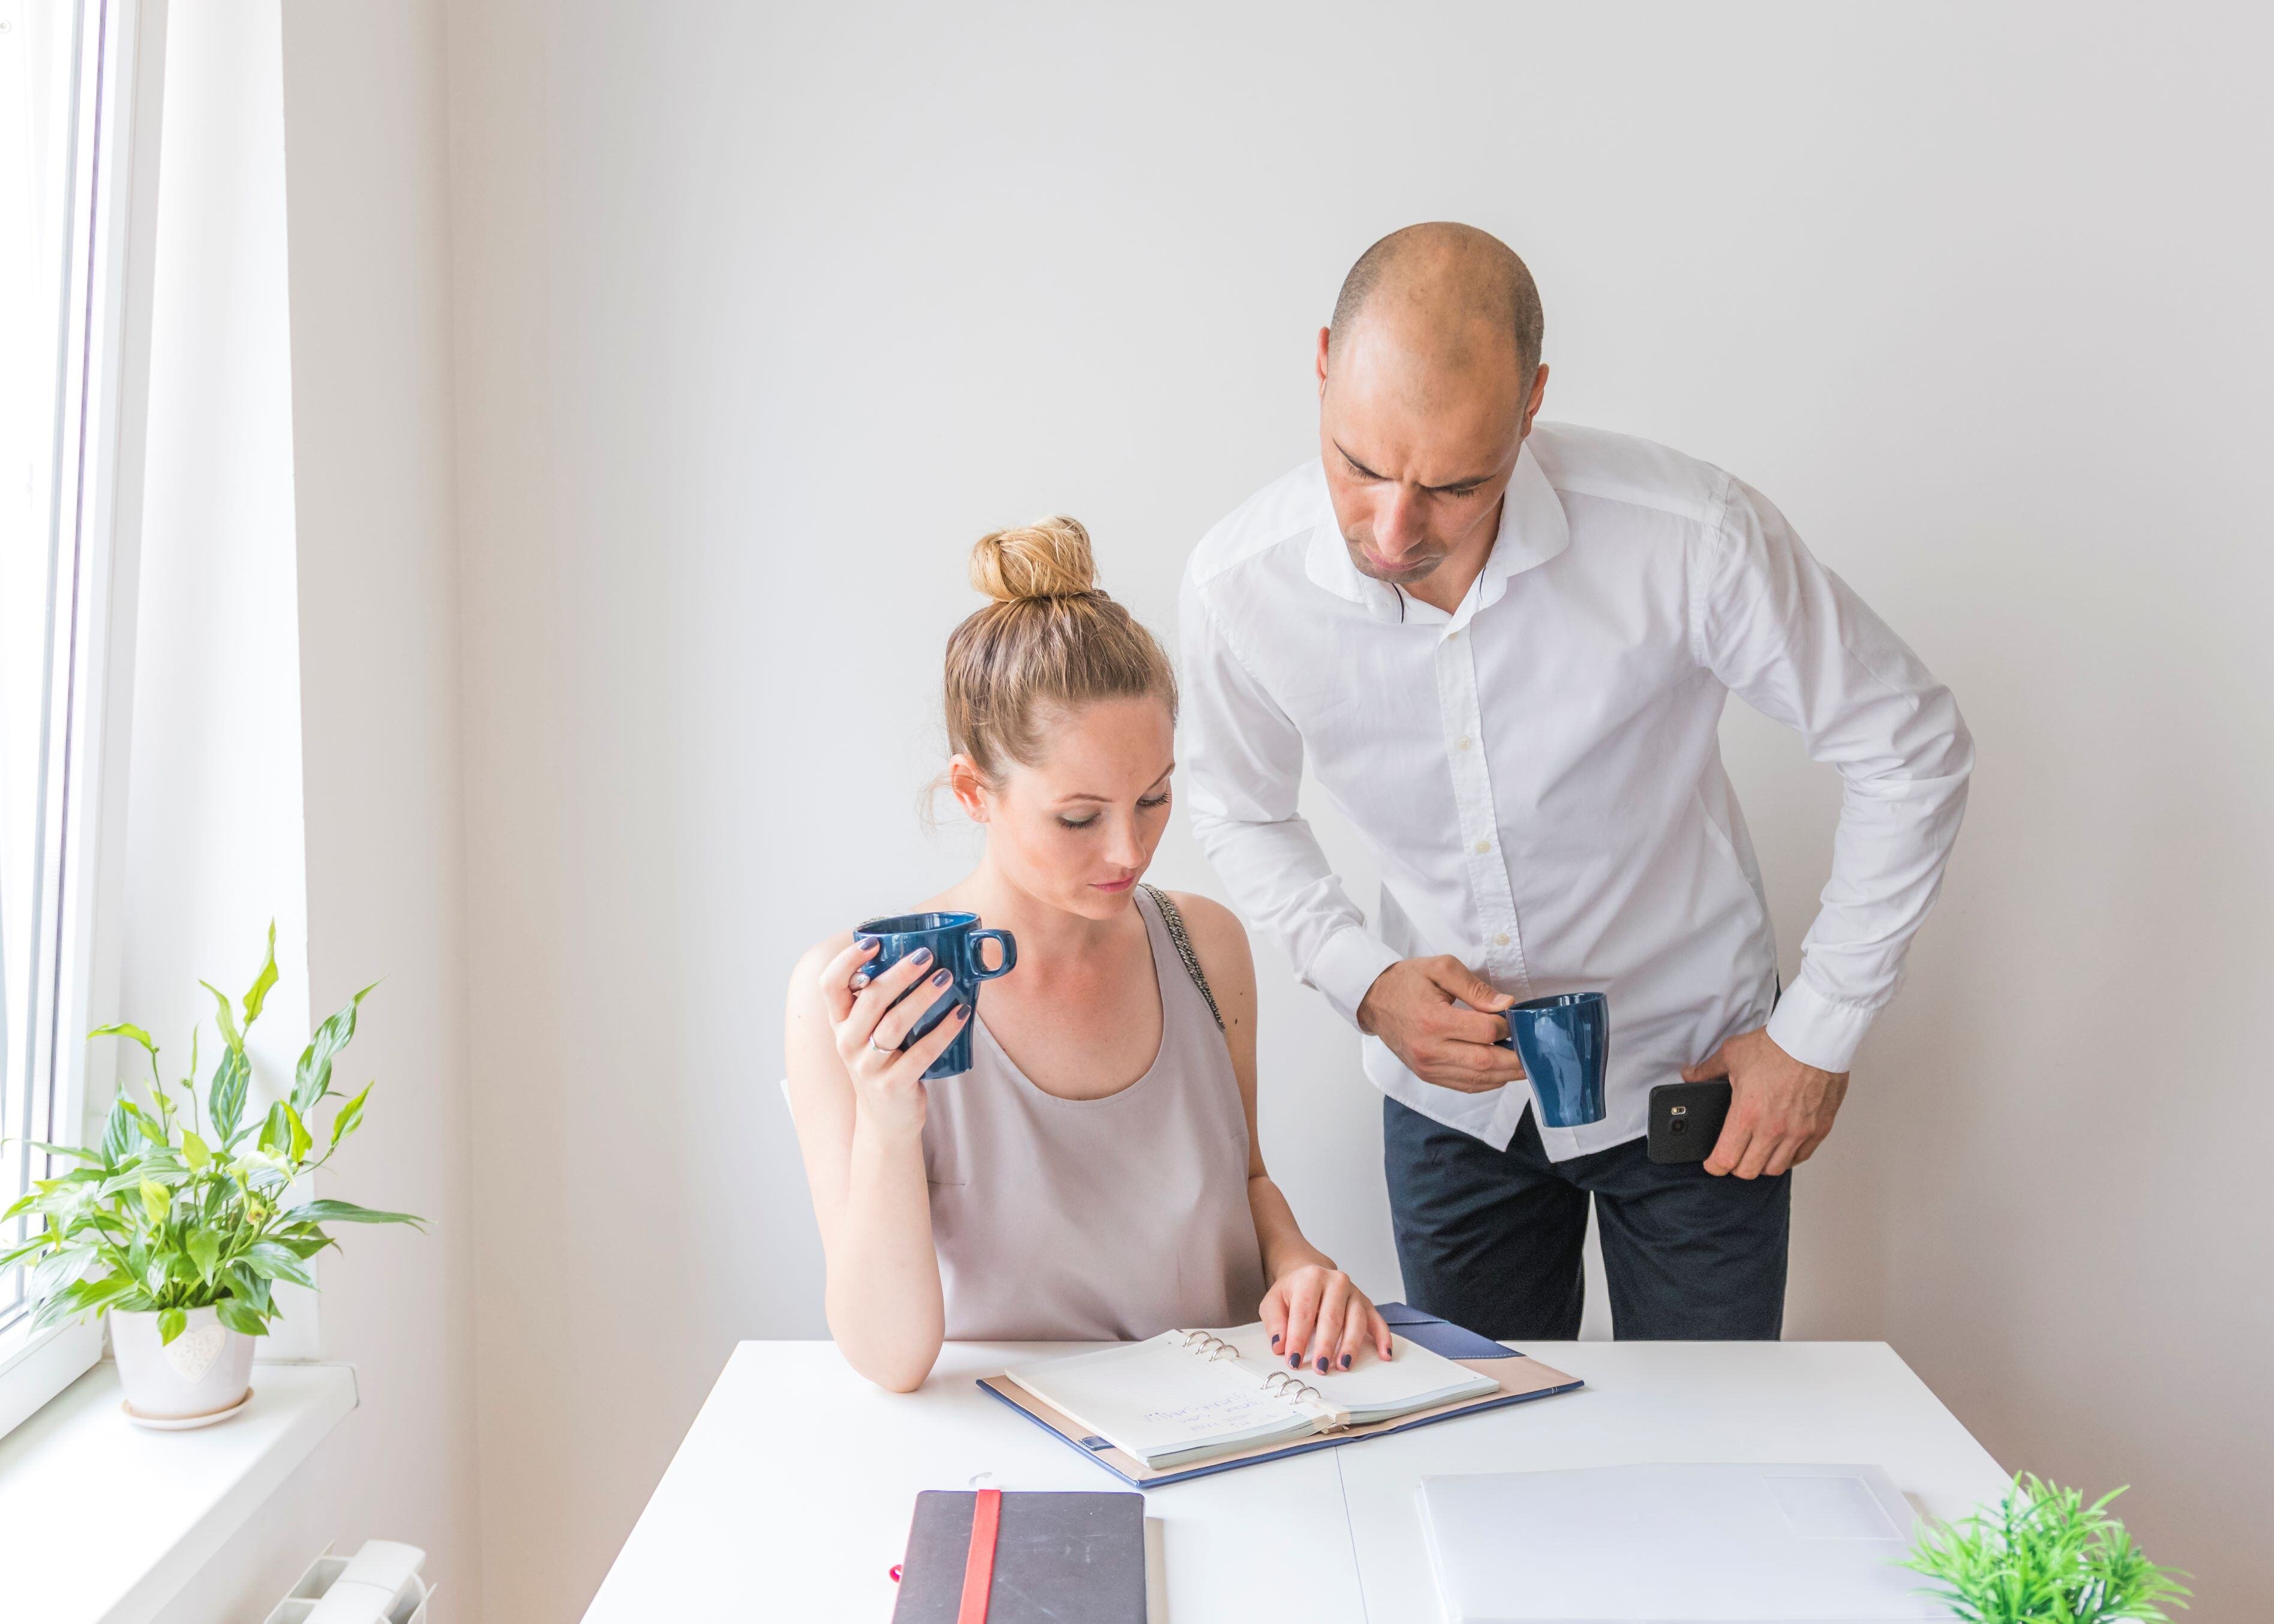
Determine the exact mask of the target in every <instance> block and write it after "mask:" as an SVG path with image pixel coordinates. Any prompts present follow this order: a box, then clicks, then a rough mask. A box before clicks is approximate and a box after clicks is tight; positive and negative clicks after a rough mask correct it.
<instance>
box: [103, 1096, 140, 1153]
mask: <svg viewBox="0 0 2274 1624" xmlns="http://www.w3.org/2000/svg"><path fill="white" fill-rule="evenodd" d="M133 1109H134V1107H133V1102H132V1101H130V1100H127V1099H125V1098H124V1096H122V1097H120V1098H118V1099H117V1100H114V1101H111V1102H110V1118H109V1121H108V1122H106V1123H104V1124H103V1128H102V1160H103V1162H104V1163H105V1165H107V1166H114V1167H115V1166H116V1165H117V1163H118V1162H121V1161H122V1160H124V1157H125V1155H126V1152H127V1147H130V1146H131V1145H132V1144H133V1143H134V1117H133V1116H132V1111H133Z"/></svg>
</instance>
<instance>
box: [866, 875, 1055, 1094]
mask: <svg viewBox="0 0 2274 1624" xmlns="http://www.w3.org/2000/svg"><path fill="white" fill-rule="evenodd" d="M978 924H979V915H977V914H891V915H888V916H887V917H885V918H884V919H872V920H870V921H869V922H868V923H866V924H864V925H862V926H860V927H859V928H857V929H855V931H854V932H853V939H854V941H855V942H874V943H875V944H877V952H876V956H875V957H874V958H872V959H870V960H869V962H868V963H866V964H864V965H862V966H861V969H862V973H863V974H867V975H869V976H870V977H871V978H872V979H873V978H874V977H876V976H878V975H881V974H884V972H885V970H886V969H888V968H890V967H891V966H893V965H895V964H898V963H899V962H900V960H901V959H905V958H907V956H908V955H909V954H910V953H913V952H915V951H916V950H917V949H918V948H929V949H930V951H931V957H932V962H933V963H934V964H936V965H937V966H939V967H940V968H941V969H943V970H945V971H946V972H947V973H948V974H950V975H952V976H953V977H954V978H955V980H954V982H953V985H952V986H950V987H949V988H948V989H947V990H946V991H945V992H943V993H941V994H940V995H939V998H938V1001H937V1003H935V1004H933V1005H932V1006H931V1008H930V1009H928V1010H926V1011H924V1012H923V1015H922V1018H921V1019H918V1020H917V1022H916V1024H915V1026H913V1027H911V1028H910V1029H909V1031H908V1035H907V1037H905V1038H903V1039H901V1040H900V1047H901V1048H902V1049H907V1047H908V1046H909V1045H911V1044H913V1043H914V1042H915V1041H916V1040H917V1039H918V1038H920V1037H922V1036H923V1035H924V1034H926V1033H927V1032H930V1030H931V1029H932V1028H933V1027H934V1026H938V1025H939V1023H940V1022H941V1021H943V1020H945V1019H947V1012H948V1011H950V1010H952V1009H953V1008H954V1007H955V1006H956V1005H957V1004H961V1005H963V1007H964V1008H966V1009H968V1010H969V1011H971V1020H967V1021H965V1022H964V1023H963V1030H962V1031H960V1032H959V1033H957V1034H955V1041H953V1043H950V1044H949V1045H948V1046H947V1047H946V1048H945V1049H943V1050H942V1051H940V1056H939V1058H938V1059H937V1060H935V1061H933V1062H932V1063H931V1064H930V1065H929V1066H927V1067H926V1068H925V1069H924V1081H926V1082H928V1083H931V1082H937V1081H938V1080H939V1079H941V1078H943V1077H960V1076H961V1075H962V1074H963V1073H964V1072H966V1071H969V1070H971V1022H972V1021H974V1020H977V1019H979V983H980V982H982V981H993V980H994V979H995V978H996V977H997V976H998V975H1006V974H1009V973H1010V971H1011V967H1012V966H1013V965H1015V964H1017V963H1018V962H1019V944H1018V943H1016V942H1015V941H1013V940H1012V937H1011V933H1010V932H1009V931H1007V930H981V929H977V927H978ZM990 942H992V943H994V944H997V945H998V946H999V947H1000V948H1001V949H1002V950H1003V962H1002V963H1001V964H998V965H997V966H995V967H994V968H993V969H991V970H990V969H989V968H988V967H987V966H985V965H984V964H983V963H982V962H981V955H982V954H983V952H984V951H986V947H985V944H987V943H990ZM929 991H930V988H929V986H928V985H927V984H926V983H925V982H923V981H918V982H917V983H916V984H915V986H914V987H911V988H910V989H908V990H907V992H905V993H902V994H901V995H900V996H901V997H903V998H910V997H914V996H916V995H918V994H919V993H926V992H929Z"/></svg>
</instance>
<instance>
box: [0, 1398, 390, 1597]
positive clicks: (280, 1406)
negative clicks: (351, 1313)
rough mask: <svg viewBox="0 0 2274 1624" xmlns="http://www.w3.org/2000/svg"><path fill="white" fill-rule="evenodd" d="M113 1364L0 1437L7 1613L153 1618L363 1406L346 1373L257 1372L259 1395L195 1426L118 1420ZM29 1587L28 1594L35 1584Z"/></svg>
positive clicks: (1, 1536) (120, 1417) (1, 1542)
mask: <svg viewBox="0 0 2274 1624" xmlns="http://www.w3.org/2000/svg"><path fill="white" fill-rule="evenodd" d="M119 1402H120V1395H119V1388H118V1369H117V1366H116V1365H112V1364H111V1363H110V1362H109V1360H107V1359H106V1360H104V1361H103V1362H102V1364H100V1365H95V1366H94V1368H93V1369H92V1370H90V1371H88V1372H87V1374H86V1375H84V1376H81V1377H80V1378H79V1380H77V1381H75V1382H73V1383H72V1385H71V1386H70V1387H66V1388H64V1390H63V1391H62V1392H61V1393H59V1394H57V1395H56V1396H55V1398H53V1399H52V1400H50V1401H49V1402H48V1403H47V1405H46V1406H45V1407H44V1408H42V1409H41V1410H40V1411H39V1412H38V1413H37V1414H36V1415H34V1416H33V1417H31V1418H30V1419H29V1420H27V1421H26V1422H25V1423H24V1424H23V1425H21V1426H19V1427H18V1428H17V1429H16V1430H15V1431H14V1432H11V1433H9V1434H8V1436H7V1437H6V1438H4V1439H0V1546H4V1547H5V1548H7V1549H10V1550H12V1551H16V1552H20V1553H25V1554H26V1557H28V1558H29V1559H30V1560H25V1561H23V1562H20V1563H18V1562H13V1561H11V1562H10V1563H8V1564H7V1566H8V1568H10V1569H11V1571H10V1572H9V1574H8V1575H7V1579H6V1584H5V1588H6V1590H7V1592H8V1602H9V1606H8V1613H9V1615H10V1616H11V1617H21V1618H26V1619H37V1620H40V1621H41V1624H144V1621H145V1620H149V1619H152V1618H154V1617H156V1616H157V1613H158V1610H159V1609H160V1608H161V1607H162V1606H164V1605H165V1604H166V1603H167V1602H168V1601H169V1600H170V1599H172V1598H173V1596H174V1594H175V1592H177V1590H180V1589H181V1588H182V1586H183V1585H184V1584H185V1583H188V1582H189V1579H190V1577H191V1575H193V1574H195V1573H196V1572H197V1571H198V1569H199V1568H201V1567H203V1566H204V1565H205V1562H206V1560H207V1558H209V1557H211V1556H212V1555H213V1553H215V1551H217V1550H219V1549H220V1548H221V1545H222V1541H224V1540H226V1539H227V1538H229V1537H230V1535H231V1534H233V1533H235V1532H236V1531H237V1529H239V1528H241V1527H242V1526H244V1524H245V1520H246V1519H247V1518H248V1517H250V1516H251V1515H252V1514H253V1512H254V1511H255V1510H256V1509H258V1508H259V1507H260V1502H261V1501H263V1500H267V1498H268V1496H269V1495H270V1494H272V1493H274V1492H275V1490H276V1487H277V1485H280V1484H282V1482H283V1481H284V1479H285V1478H286V1477H289V1476H290V1474H291V1471H292V1469H293V1468H294V1467H296V1466H297V1465H298V1464H299V1463H300V1462H302V1461H304V1460H305V1459H306V1458H307V1457H308V1455H309V1453H310V1452H311V1451H312V1450H313V1449H314V1448H315V1447H316V1445H317V1444H318V1443H319V1442H320V1441H321V1440H323V1438H324V1435H325V1434H326V1433H328V1432H330V1431H331V1430H332V1428H333V1427H335V1426H336V1425H339V1423H340V1420H341V1418H342V1417H344V1416H345V1415H346V1414H347V1413H348V1411H350V1410H353V1409H354V1408H355V1407H356V1382H355V1371H354V1368H353V1367H352V1366H350V1365H254V1366H253V1367H252V1402H250V1403H248V1404H247V1405H246V1406H245V1409H244V1410H243V1411H242V1412H241V1413H239V1414H237V1416H234V1417H231V1418H230V1419H229V1420H227V1421H223V1422H221V1423H219V1424H218V1425H214V1426H210V1427H207V1428H204V1429H203V1430H201V1431H199V1432H145V1431H143V1430H142V1429H141V1428H140V1427H138V1426H135V1425H132V1423H131V1422H129V1421H128V1420H127V1419H126V1417H124V1415H122V1414H120V1413H119V1408H118V1406H119ZM27 1585H28V1589H27V1588H26V1586H27Z"/></svg>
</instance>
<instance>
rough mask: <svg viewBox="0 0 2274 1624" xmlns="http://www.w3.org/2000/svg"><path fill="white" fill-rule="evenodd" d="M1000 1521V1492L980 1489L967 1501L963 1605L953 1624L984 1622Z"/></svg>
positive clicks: (1001, 1512)
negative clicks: (967, 1546)
mask: <svg viewBox="0 0 2274 1624" xmlns="http://www.w3.org/2000/svg"><path fill="white" fill-rule="evenodd" d="M1002 1520H1003V1491H1002V1490H1000V1489H982V1490H980V1491H979V1493H978V1497H977V1498H976V1499H975V1500H973V1501H972V1502H971V1554H970V1555H969V1556H968V1557H966V1558H965V1559H964V1560H963V1605H961V1606H960V1607H958V1608H957V1609H956V1612H955V1624H987V1598H988V1597H989V1595H990V1593H992V1592H993V1590H994V1589H995V1530H996V1528H997V1526H998V1524H1000V1523H1001V1522H1002Z"/></svg>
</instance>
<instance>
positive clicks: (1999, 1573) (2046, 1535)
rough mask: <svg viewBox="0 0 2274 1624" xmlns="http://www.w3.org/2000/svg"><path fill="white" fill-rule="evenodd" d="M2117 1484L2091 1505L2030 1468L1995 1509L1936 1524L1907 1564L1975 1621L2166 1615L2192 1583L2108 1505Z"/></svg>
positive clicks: (2150, 1623)
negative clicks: (2143, 1544) (2164, 1564)
mask: <svg viewBox="0 0 2274 1624" xmlns="http://www.w3.org/2000/svg"><path fill="white" fill-rule="evenodd" d="M2122 1492H2124V1491H2123V1490H2121V1489H2113V1490H2111V1491H2110V1492H2108V1493H2106V1494H2104V1495H2102V1496H2101V1497H2100V1498H2099V1499H2098V1500H2095V1501H2093V1502H2092V1504H2090V1506H2088V1505H2086V1504H2085V1503H2084V1496H2083V1495H2082V1494H2080V1493H2079V1492H2077V1491H2076V1490H2074V1489H2064V1488H2061V1487H2059V1485H2054V1484H2050V1483H2046V1482H2044V1481H2043V1480H2042V1479H2040V1478H2037V1477H2032V1476H2030V1475H2029V1474H2027V1473H2024V1474H2022V1476H2021V1477H2016V1478H2014V1485H2013V1487H2012V1488H2010V1489H2008V1490H2007V1492H2006V1498H2005V1499H2004V1500H2001V1501H2000V1502H1999V1506H1998V1509H1997V1510H1996V1511H1995V1512H1994V1513H1991V1514H1987V1515H1983V1514H1977V1515H1974V1516H1970V1517H1968V1518H1967V1519H1966V1520H1965V1521H1964V1522H1960V1523H1957V1524H1955V1525H1953V1524H1950V1523H1935V1524H1930V1525H1929V1526H1928V1527H1926V1528H1925V1529H1924V1530H1922V1531H1921V1533H1920V1535H1919V1538H1918V1542H1917V1543H1916V1545H1914V1546H1913V1547H1912V1550H1911V1554H1910V1556H1909V1559H1908V1560H1906V1561H1905V1562H1904V1564H1903V1566H1904V1567H1906V1568H1912V1569H1914V1570H1916V1571H1917V1572H1919V1573H1923V1574H1924V1575H1926V1576H1927V1577H1928V1578H1930V1579H1932V1580H1934V1581H1935V1583H1934V1584H1933V1585H1932V1586H1931V1587H1929V1588H1930V1589H1931V1590H1932V1591H1933V1593H1934V1594H1935V1595H1936V1596H1937V1597H1939V1598H1940V1599H1941V1600H1943V1601H1944V1602H1946V1603H1947V1604H1948V1605H1949V1607H1950V1610H1951V1611H1952V1612H1953V1613H1956V1614H1957V1615H1958V1616H1959V1617H1960V1618H1962V1619H1968V1620H1973V1621H1974V1624H2119V1620H2122V1621H2123V1624H2163V1620H2164V1619H2165V1613H2164V1612H2163V1611H2162V1608H2161V1606H2160V1605H2159V1604H2161V1603H2164V1602H2172V1603H2173V1604H2174V1605H2178V1606H2180V1607H2185V1606H2186V1605H2187V1603H2186V1602H2185V1600H2183V1599H2181V1598H2185V1597H2186V1596H2187V1595H2188V1594H2189V1593H2190V1592H2189V1591H2188V1590H2187V1588H2186V1587H2185V1586H2184V1585H2182V1584H2180V1583H2179V1580H2180V1577H2181V1576H2182V1575H2180V1574H2178V1573H2177V1571H2176V1570H2174V1569H2172V1568H2158V1567H2157V1566H2156V1564H2155V1563H2153V1562H2151V1561H2150V1560H2148V1559H2147V1557H2146V1556H2145V1555H2144V1554H2142V1552H2141V1550H2140V1547H2139V1546H2138V1545H2135V1544H2133V1543H2132V1536H2131V1535H2130V1533H2128V1532H2127V1531H2126V1530H2125V1527H2124V1524H2123V1523H2121V1522H2118V1521H2117V1520H2116V1519H2115V1518H2114V1517H2112V1516H2110V1515H2108V1509H2107V1507H2108V1502H2109V1501H2110V1500H2114V1499H2115V1498H2116V1497H2117V1496H2118V1495H2119V1494H2121V1493H2122Z"/></svg>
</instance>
